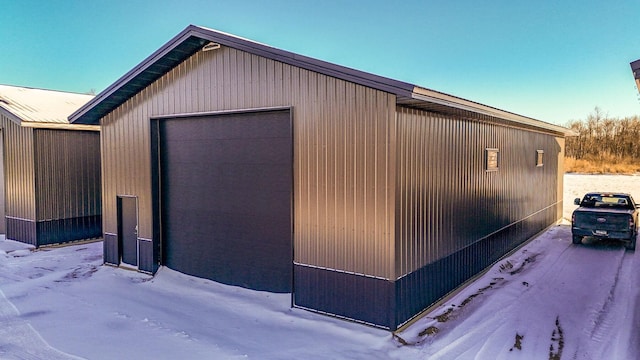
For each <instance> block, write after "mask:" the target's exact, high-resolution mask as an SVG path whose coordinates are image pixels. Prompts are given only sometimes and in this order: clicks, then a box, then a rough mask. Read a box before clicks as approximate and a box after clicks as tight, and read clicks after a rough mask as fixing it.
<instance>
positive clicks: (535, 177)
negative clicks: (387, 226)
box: [396, 108, 562, 277]
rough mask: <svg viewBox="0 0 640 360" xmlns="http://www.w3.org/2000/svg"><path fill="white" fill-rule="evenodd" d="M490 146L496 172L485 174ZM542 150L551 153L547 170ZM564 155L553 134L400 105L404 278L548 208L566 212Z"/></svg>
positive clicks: (400, 269)
mask: <svg viewBox="0 0 640 360" xmlns="http://www.w3.org/2000/svg"><path fill="white" fill-rule="evenodd" d="M487 148H497V149H498V150H499V170H498V171H486V164H485V161H486V159H485V154H486V152H485V151H486V149H487ZM536 150H544V151H545V163H544V166H542V167H537V166H536V161H535V160H536ZM560 152H561V146H560V144H559V143H558V141H557V140H556V137H555V136H553V135H547V134H544V133H536V132H530V131H525V130H521V129H518V128H512V127H504V126H499V125H494V124H491V123H488V122H479V121H469V120H463V119H462V118H453V117H448V116H443V115H436V114H432V113H428V112H423V111H419V110H411V109H406V108H399V111H398V162H397V168H396V174H397V189H396V191H397V193H398V196H397V223H396V230H397V234H396V236H397V241H396V273H397V275H398V277H401V276H403V275H405V274H408V273H410V272H412V271H414V270H416V269H419V268H420V267H422V266H424V265H426V264H429V263H432V262H435V261H437V260H439V259H441V258H444V257H446V256H448V255H450V254H452V253H455V252H457V251H459V250H461V249H463V248H465V247H467V246H470V245H472V244H473V243H474V242H476V241H478V240H479V239H481V238H483V237H486V236H488V235H490V234H491V233H493V232H495V231H498V230H500V229H502V228H503V227H506V226H511V225H513V224H515V223H517V222H519V221H522V220H524V219H526V218H527V217H529V216H532V215H534V214H535V213H537V212H539V211H543V210H545V209H547V208H548V207H554V213H555V209H557V208H560V209H561V208H562V203H561V199H562V196H561V193H560V194H559V193H558V192H557V190H560V189H559V187H558V183H557V182H558V179H559V177H558V165H559V164H558V154H559V153H560ZM557 219H558V218H556V217H554V218H552V219H550V220H551V221H550V222H549V223H548V224H550V223H551V222H553V221H555V220H557ZM548 224H546V225H548ZM546 225H545V226H546Z"/></svg>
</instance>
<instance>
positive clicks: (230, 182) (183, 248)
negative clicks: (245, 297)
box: [159, 110, 293, 292]
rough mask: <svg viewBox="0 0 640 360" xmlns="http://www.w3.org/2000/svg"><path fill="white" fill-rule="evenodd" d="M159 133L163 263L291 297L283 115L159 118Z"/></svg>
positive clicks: (287, 121) (287, 127)
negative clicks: (286, 293)
mask: <svg viewBox="0 0 640 360" xmlns="http://www.w3.org/2000/svg"><path fill="white" fill-rule="evenodd" d="M159 131H160V132H159V135H160V151H159V153H160V183H161V185H160V194H161V195H160V196H161V203H160V208H161V210H160V211H161V217H162V235H163V237H162V239H163V261H164V264H165V265H166V266H168V267H170V268H172V269H175V270H178V271H180V272H184V273H187V274H190V275H195V276H198V277H203V278H207V279H211V280H215V281H218V282H222V283H226V284H231V285H239V286H243V287H247V288H251V289H257V290H267V291H273V292H291V290H292V276H293V275H292V268H293V254H292V253H293V250H292V221H291V220H292V219H291V216H292V215H291V211H292V205H291V202H292V191H293V186H292V138H291V117H290V113H289V111H288V110H286V111H268V112H254V113H242V114H227V115H215V116H206V117H192V118H180V119H167V120H161V121H160V124H159Z"/></svg>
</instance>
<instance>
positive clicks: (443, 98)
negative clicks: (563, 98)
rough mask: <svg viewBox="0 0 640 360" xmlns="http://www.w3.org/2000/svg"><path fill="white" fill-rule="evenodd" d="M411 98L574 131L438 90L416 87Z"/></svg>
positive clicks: (545, 127) (522, 122) (564, 132)
mask: <svg viewBox="0 0 640 360" xmlns="http://www.w3.org/2000/svg"><path fill="white" fill-rule="evenodd" d="M411 97H412V98H413V99H416V100H421V101H425V102H429V103H433V104H438V105H443V106H448V107H452V108H455V109H459V110H464V111H470V112H474V113H477V114H482V115H487V116H491V117H496V118H499V119H504V120H508V121H512V122H515V123H518V124H523V125H527V126H532V127H536V128H540V129H545V130H549V131H553V132H558V133H562V134H564V135H565V136H574V131H573V130H570V129H568V128H565V127H562V126H559V125H554V124H550V123H546V122H544V121H540V120H536V119H532V118H529V117H526V116H522V115H518V114H514V113H511V112H508V111H504V110H500V109H497V108H494V107H491V106H487V105H483V104H480V103H477V102H473V101H469V100H465V99H462V98H459V97H455V96H452V95H447V94H444V93H441V92H438V91H433V90H429V89H425V88H421V87H416V88H415V89H414V91H413V94H412V96H411Z"/></svg>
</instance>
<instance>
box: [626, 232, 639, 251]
mask: <svg viewBox="0 0 640 360" xmlns="http://www.w3.org/2000/svg"><path fill="white" fill-rule="evenodd" d="M624 247H625V248H627V250H631V251H635V250H636V236H635V235H634V236H633V237H632V238H631V239H629V242H628V243H626V244H625V245H624Z"/></svg>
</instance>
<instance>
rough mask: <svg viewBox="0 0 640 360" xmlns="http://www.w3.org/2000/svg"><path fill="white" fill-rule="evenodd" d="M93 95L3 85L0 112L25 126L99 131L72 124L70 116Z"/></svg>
mask: <svg viewBox="0 0 640 360" xmlns="http://www.w3.org/2000/svg"><path fill="white" fill-rule="evenodd" d="M91 99H93V95H86V94H76V93H70V92H62V91H54V90H45V89H35V88H27V87H20V86H11V85H0V112H1V113H3V114H5V115H6V116H7V117H8V118H9V119H11V120H12V121H14V122H16V123H18V124H20V125H21V126H23V127H46V128H69V129H72V128H73V129H87V130H96V129H97V128H95V127H86V126H84V127H82V126H79V125H76V124H74V125H71V124H69V120H68V117H69V115H70V114H71V113H72V112H74V111H76V110H77V109H78V108H79V107H81V106H82V105H84V104H86V103H87V102H88V101H89V100H91Z"/></svg>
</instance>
